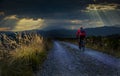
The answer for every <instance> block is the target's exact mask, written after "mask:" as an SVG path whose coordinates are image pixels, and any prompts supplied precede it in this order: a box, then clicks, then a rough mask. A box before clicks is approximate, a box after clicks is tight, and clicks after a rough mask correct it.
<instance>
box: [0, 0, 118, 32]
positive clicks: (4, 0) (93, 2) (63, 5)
mask: <svg viewBox="0 0 120 76" xmlns="http://www.w3.org/2000/svg"><path fill="white" fill-rule="evenodd" d="M80 26H82V27H84V28H95V27H103V26H120V0H0V31H24V30H33V29H40V30H52V29H61V28H64V29H71V30H74V29H78V28H79V27H80Z"/></svg>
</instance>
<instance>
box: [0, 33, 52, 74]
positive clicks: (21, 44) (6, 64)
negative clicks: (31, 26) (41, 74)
mask: <svg viewBox="0 0 120 76" xmlns="http://www.w3.org/2000/svg"><path fill="white" fill-rule="evenodd" d="M1 38H2V41H1V44H0V47H1V49H0V56H1V57H0V67H1V76H33V75H34V73H35V72H36V71H37V70H38V69H40V66H41V65H42V63H43V62H44V60H45V59H46V56H47V53H48V51H47V50H48V49H49V48H50V46H49V42H50V41H48V40H47V39H44V38H43V37H41V36H39V35H38V34H36V33H33V34H32V33H29V34H24V36H22V33H17V34H15V38H13V39H12V38H10V37H8V36H7V35H5V34H2V35H1Z"/></svg>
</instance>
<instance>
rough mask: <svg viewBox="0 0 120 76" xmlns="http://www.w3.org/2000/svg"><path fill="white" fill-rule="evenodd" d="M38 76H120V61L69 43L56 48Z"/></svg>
mask: <svg viewBox="0 0 120 76" xmlns="http://www.w3.org/2000/svg"><path fill="white" fill-rule="evenodd" d="M36 76H120V59H116V58H114V57H112V56H109V55H106V54H103V53H100V52H97V51H94V50H91V49H88V48H86V49H85V51H84V52H81V51H80V50H79V49H78V46H76V45H74V44H71V43H67V42H59V41H55V42H54V47H53V49H52V51H51V52H50V53H49V55H48V58H47V60H46V61H45V62H44V65H43V66H42V69H41V70H40V71H38V72H37V74H36Z"/></svg>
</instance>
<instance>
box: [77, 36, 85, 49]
mask: <svg viewBox="0 0 120 76" xmlns="http://www.w3.org/2000/svg"><path fill="white" fill-rule="evenodd" d="M78 43H79V49H80V51H85V40H84V39H81V40H80V38H79V42H78Z"/></svg>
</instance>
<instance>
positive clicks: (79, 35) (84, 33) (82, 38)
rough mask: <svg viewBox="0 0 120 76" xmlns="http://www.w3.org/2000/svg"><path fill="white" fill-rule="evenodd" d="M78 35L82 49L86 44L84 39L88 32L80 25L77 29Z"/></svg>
mask: <svg viewBox="0 0 120 76" xmlns="http://www.w3.org/2000/svg"><path fill="white" fill-rule="evenodd" d="M76 37H77V39H78V40H79V41H78V43H79V49H81V47H84V46H85V45H84V39H85V37H86V32H85V30H84V29H83V27H80V29H78V30H77V33H76Z"/></svg>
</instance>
